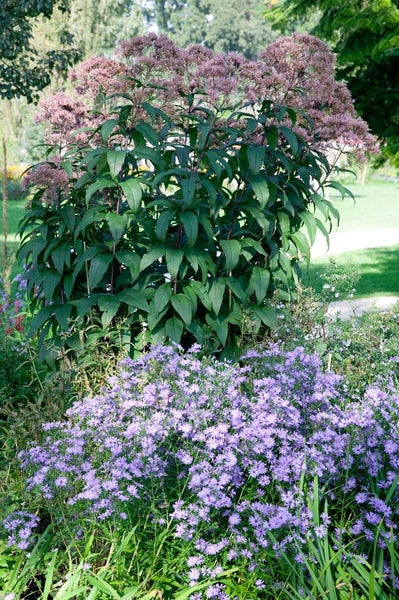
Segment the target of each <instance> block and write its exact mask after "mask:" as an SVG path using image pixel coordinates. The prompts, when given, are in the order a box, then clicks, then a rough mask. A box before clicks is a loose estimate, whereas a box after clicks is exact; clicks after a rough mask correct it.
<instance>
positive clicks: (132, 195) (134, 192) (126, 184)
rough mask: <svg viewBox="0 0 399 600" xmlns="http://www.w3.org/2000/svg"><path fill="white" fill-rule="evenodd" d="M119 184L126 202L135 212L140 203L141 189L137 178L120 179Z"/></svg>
mask: <svg viewBox="0 0 399 600" xmlns="http://www.w3.org/2000/svg"><path fill="white" fill-rule="evenodd" d="M119 186H120V188H121V190H122V192H123V194H124V196H125V198H126V200H127V203H128V205H129V207H130V208H131V210H132V211H133V212H137V211H138V210H139V208H140V205H141V198H142V196H143V190H142V189H141V185H140V184H139V182H138V181H137V179H134V178H131V179H125V181H121V182H120V183H119Z"/></svg>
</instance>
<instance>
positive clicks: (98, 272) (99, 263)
mask: <svg viewBox="0 0 399 600" xmlns="http://www.w3.org/2000/svg"><path fill="white" fill-rule="evenodd" d="M111 262H112V254H105V253H101V254H97V255H96V256H94V258H92V259H91V261H90V267H89V282H90V290H91V291H93V290H94V288H95V287H97V285H98V284H99V283H100V281H101V280H102V278H103V277H104V275H105V273H106V272H107V269H108V267H109V265H110V264H111Z"/></svg>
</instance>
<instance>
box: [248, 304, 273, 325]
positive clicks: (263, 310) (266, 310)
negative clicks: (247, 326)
mask: <svg viewBox="0 0 399 600" xmlns="http://www.w3.org/2000/svg"><path fill="white" fill-rule="evenodd" d="M252 310H253V311H254V313H255V314H256V315H257V316H258V317H259V318H260V319H261V321H262V323H264V324H265V325H266V326H267V327H270V329H273V328H274V327H277V315H276V311H275V310H274V308H272V307H271V306H265V305H262V306H258V305H256V304H254V305H253V306H252Z"/></svg>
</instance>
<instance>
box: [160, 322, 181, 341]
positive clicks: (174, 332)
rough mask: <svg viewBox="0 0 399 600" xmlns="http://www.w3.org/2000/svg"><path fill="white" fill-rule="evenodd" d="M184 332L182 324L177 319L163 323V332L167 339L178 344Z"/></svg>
mask: <svg viewBox="0 0 399 600" xmlns="http://www.w3.org/2000/svg"><path fill="white" fill-rule="evenodd" d="M183 331H184V323H183V322H182V321H181V320H180V319H178V318H177V317H172V318H171V319H168V320H167V321H166V323H165V332H166V335H167V336H168V338H170V339H171V340H173V341H174V342H176V343H177V344H179V343H180V340H181V336H182V335H183Z"/></svg>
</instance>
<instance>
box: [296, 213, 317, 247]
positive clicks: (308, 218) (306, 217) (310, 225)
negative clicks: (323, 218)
mask: <svg viewBox="0 0 399 600" xmlns="http://www.w3.org/2000/svg"><path fill="white" fill-rule="evenodd" d="M299 217H300V218H301V219H302V221H303V222H304V223H305V226H306V229H307V232H308V236H309V240H310V243H311V244H314V241H315V239H316V230H317V224H316V219H315V217H314V215H312V213H310V212H308V211H305V210H303V211H302V212H300V213H299Z"/></svg>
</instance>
